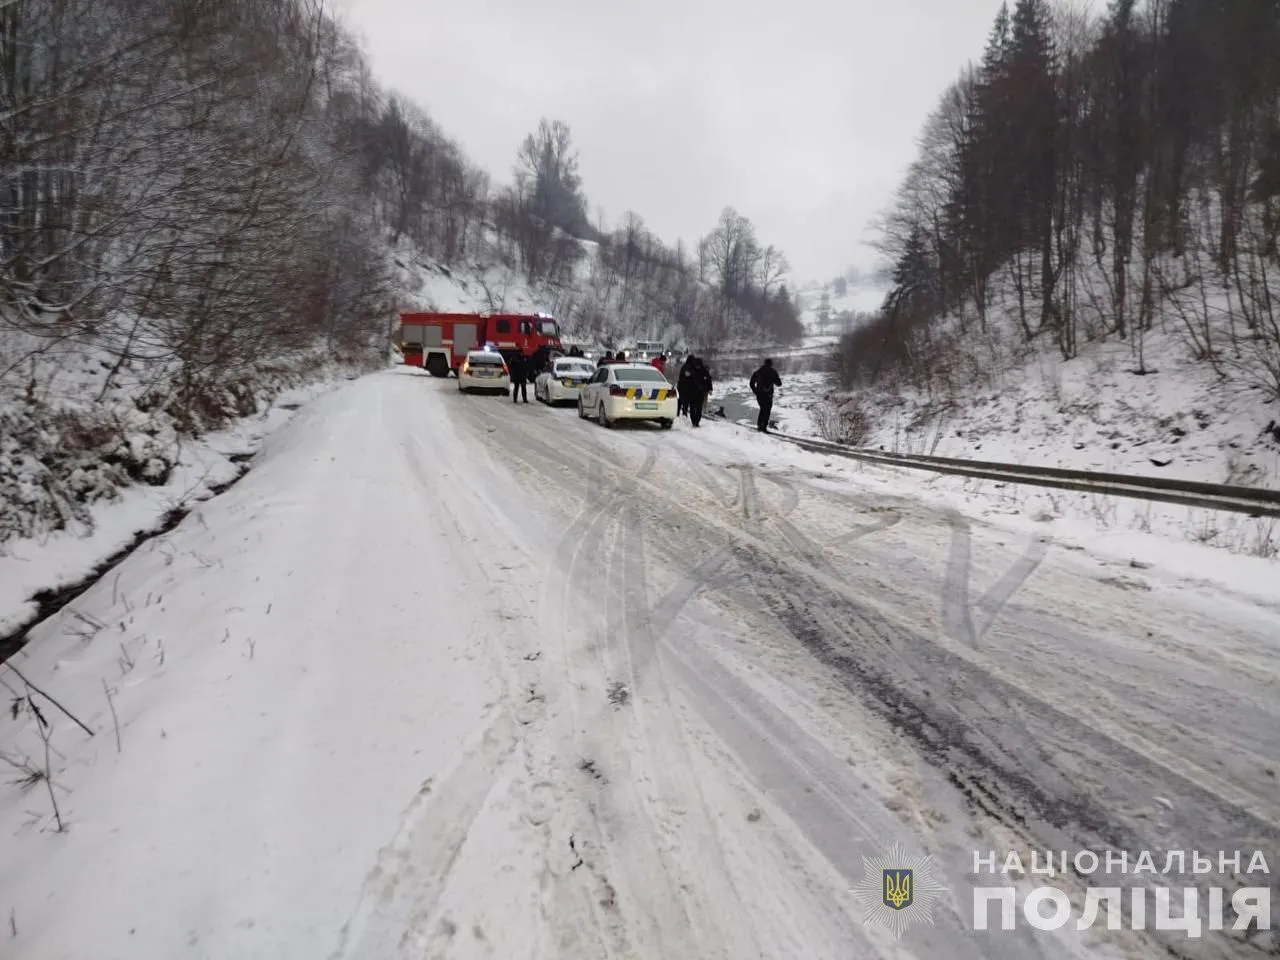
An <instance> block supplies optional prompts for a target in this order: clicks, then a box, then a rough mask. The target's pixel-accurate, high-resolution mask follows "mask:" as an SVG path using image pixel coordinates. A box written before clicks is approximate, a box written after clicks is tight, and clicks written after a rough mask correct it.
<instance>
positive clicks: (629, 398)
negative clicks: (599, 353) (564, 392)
mask: <svg viewBox="0 0 1280 960" xmlns="http://www.w3.org/2000/svg"><path fill="white" fill-rule="evenodd" d="M578 416H579V417H582V418H583V419H584V420H585V419H587V418H588V417H593V418H595V419H596V420H598V421H600V425H601V426H605V427H611V426H613V425H614V424H615V423H617V422H618V421H619V420H656V421H658V422H659V423H660V424H662V429H664V430H670V429H671V425H672V424H674V423H675V422H676V388H675V387H674V386H672V385H671V381H670V380H668V379H667V378H666V377H665V376H663V374H662V371H661V370H659V369H658V368H657V367H654V366H651V365H650V364H647V363H611V364H608V365H606V366H603V367H601V368H600V369H598V370H597V371H596V373H595V376H594V377H592V378H591V380H590V381H588V382H587V385H586V386H585V387H583V388H582V392H581V393H579V394H578Z"/></svg>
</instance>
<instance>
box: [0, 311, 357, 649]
mask: <svg viewBox="0 0 1280 960" xmlns="http://www.w3.org/2000/svg"><path fill="white" fill-rule="evenodd" d="M0 352H2V353H3V355H4V356H6V357H9V358H10V363H11V366H10V367H9V369H8V370H7V371H6V374H5V376H4V377H2V378H0V638H4V637H6V636H9V635H11V634H13V632H14V631H15V630H17V629H19V628H20V627H21V626H22V625H23V624H24V623H26V622H28V621H29V620H30V619H31V618H32V617H33V616H34V615H36V614H37V613H38V612H40V610H42V609H43V607H44V603H42V601H45V602H47V603H48V604H50V605H55V606H56V603H57V602H58V600H59V599H60V598H59V597H58V594H59V593H60V592H61V591H66V590H68V589H70V588H74V586H75V585H76V584H77V583H79V582H80V581H82V580H83V579H84V578H85V577H87V576H88V575H90V574H91V573H92V572H93V571H94V570H95V569H97V568H98V567H99V566H100V565H102V564H103V563H104V562H106V561H107V560H108V559H109V558H111V557H113V556H114V555H116V554H117V553H118V552H119V551H121V550H122V549H124V548H126V547H128V546H129V545H131V544H132V543H135V542H136V541H137V540H138V539H139V538H140V537H142V536H145V535H146V534H148V533H150V532H153V531H155V530H156V529H158V528H160V527H162V526H163V525H164V524H165V523H166V522H169V521H170V520H171V519H173V518H176V517H177V516H178V515H180V514H181V513H182V512H183V511H184V510H185V509H186V508H187V507H188V506H189V505H190V504H191V503H193V502H195V501H198V500H201V499H205V498H207V497H208V496H210V495H211V494H212V493H213V492H214V491H217V490H219V489H221V488H223V487H224V486H225V485H226V484H227V483H229V482H231V481H233V480H235V478H237V477H238V476H239V475H240V474H241V472H242V471H243V466H242V464H243V462H244V461H245V460H246V459H247V458H248V457H249V456H251V455H252V453H253V451H254V449H255V448H256V445H257V443H258V442H259V441H260V440H261V438H262V436H263V434H264V433H265V432H266V431H268V430H270V429H272V428H274V427H275V426H277V425H279V424H280V423H281V422H282V421H283V420H284V419H287V417H288V416H289V415H290V413H291V411H292V410H294V409H296V408H297V406H298V405H299V404H301V403H303V402H305V401H306V400H308V399H309V398H311V397H313V396H315V395H316V394H317V393H318V392H322V391H323V390H326V389H328V388H329V387H330V386H332V384H333V383H334V382H336V381H338V380H340V379H342V377H344V376H349V375H351V373H352V371H353V370H354V369H355V368H354V367H352V366H351V365H346V364H339V363H336V362H334V360H333V359H331V358H329V357H327V356H325V355H323V354H322V353H320V352H315V353H298V354H295V355H293V356H286V357H283V358H280V359H277V360H274V361H263V362H261V363H258V364H255V365H253V366H252V367H250V368H248V369H243V370H241V371H240V372H239V373H238V374H237V375H235V376H233V377H227V378H223V379H222V380H221V381H219V382H218V383H217V384H215V385H213V386H209V387H205V388H202V389H201V390H200V391H199V392H198V393H192V394H191V395H189V396H185V397H182V398H181V402H175V397H176V395H177V394H178V393H179V387H178V385H177V378H176V377H175V376H174V366H173V365H172V364H167V363H161V362H145V361H142V360H137V359H134V360H123V361H122V360H120V359H119V356H118V354H116V353H113V352H108V351H106V350H99V349H95V348H94V346H93V344H92V343H91V342H89V343H86V342H85V341H84V340H79V341H65V342H58V341H51V342H41V341H34V340H31V339H21V338H19V337H16V336H13V335H9V337H8V338H7V339H6V341H5V343H4V350H3V351H0ZM18 357H20V358H22V359H21V362H17V363H15V362H14V358H18ZM37 598H40V599H37Z"/></svg>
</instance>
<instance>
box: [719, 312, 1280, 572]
mask: <svg viewBox="0 0 1280 960" xmlns="http://www.w3.org/2000/svg"><path fill="white" fill-rule="evenodd" d="M1185 354H1186V347H1185V345H1184V344H1183V343H1182V342H1181V340H1180V339H1178V338H1176V337H1167V336H1158V335H1149V336H1148V339H1147V342H1146V344H1145V358H1146V369H1147V370H1148V372H1147V373H1146V374H1144V375H1138V374H1136V373H1134V372H1133V367H1134V362H1133V358H1132V356H1131V351H1130V347H1129V346H1128V345H1127V344H1123V343H1116V342H1107V343H1101V344H1092V345H1090V346H1089V347H1088V349H1087V351H1086V352H1085V353H1084V355H1083V356H1081V357H1080V358H1078V359H1076V360H1072V361H1070V362H1069V363H1063V362H1062V361H1061V359H1060V358H1057V357H1041V358H1039V359H1036V360H1033V361H1031V362H1028V363H1026V364H1024V365H1022V366H1020V367H1018V368H1015V369H1013V370H1011V371H1009V372H1008V373H1006V374H1005V375H1003V376H1002V377H1001V382H1000V384H999V385H998V386H994V387H988V388H983V389H973V390H970V391H967V392H965V393H962V394H959V395H954V396H950V397H947V398H946V399H945V400H939V399H937V398H934V399H930V398H928V397H925V396H921V395H920V394H918V393H914V392H912V391H908V390H903V391H895V392H892V393H887V392H883V391H880V392H877V391H860V392H858V393H857V394H855V395H853V396H852V397H849V396H846V395H844V394H841V393H840V392H839V391H838V390H837V389H836V385H835V383H834V377H833V376H832V375H830V374H823V373H799V374H793V375H791V376H787V377H784V384H783V389H782V390H781V391H779V393H778V395H777V397H776V400H775V406H774V414H773V416H774V419H775V420H776V421H777V424H778V428H779V429H780V430H782V431H783V432H785V433H792V434H795V435H798V436H813V437H822V438H825V439H836V438H837V435H838V434H839V433H840V431H841V430H842V429H843V428H844V427H845V423H844V422H843V420H844V418H846V417H849V416H850V415H851V414H855V413H856V416H857V419H858V423H859V424H860V425H861V427H862V431H861V438H860V440H859V445H861V446H866V447H869V448H871V449H878V450H886V451H891V452H898V453H914V454H930V455H935V456H943V457H957V458H961V459H977V460H991V461H998V462H1005V463H1017V464H1034V465H1039V466H1049V467H1065V468H1071V469H1079V470H1091V471H1100V472H1109V473H1124V474H1133V475H1139V476H1165V477H1178V478H1181V479H1187V480H1198V481H1204V482H1209V483H1225V484H1238V485H1243V486H1257V487H1269V488H1276V487H1280V437H1277V436H1276V435H1275V433H1274V432H1273V430H1274V428H1275V422H1276V421H1277V420H1280V408H1277V405H1276V404H1275V403H1274V402H1273V401H1268V400H1267V398H1266V397H1265V396H1264V395H1263V393H1262V392H1261V391H1260V390H1257V389H1254V388H1250V387H1245V386H1242V385H1241V384H1240V383H1239V382H1238V381H1227V380H1221V379H1219V378H1218V377H1217V376H1216V375H1215V374H1214V372H1213V370H1212V368H1211V367H1209V366H1207V365H1206V364H1202V363H1194V362H1192V361H1190V360H1189V359H1187V358H1186V355H1185ZM716 396H717V397H728V398H731V399H733V400H738V401H742V405H740V406H735V405H734V404H733V403H732V402H731V403H730V404H729V407H730V409H729V410H727V411H726V412H728V413H730V415H731V416H734V415H735V414H736V419H742V420H747V419H751V418H754V416H755V404H754V401H753V400H752V399H751V397H750V393H749V391H748V390H747V386H746V380H745V379H743V378H735V379H732V380H729V381H727V382H724V383H723V384H721V385H719V386H718V387H717V390H716ZM712 406H713V408H714V406H715V404H714V403H713V404H712ZM1269 428H1271V429H1269ZM900 473H901V474H902V482H903V483H906V484H909V485H911V486H912V487H913V488H918V489H921V490H933V491H937V492H939V493H944V494H946V495H947V496H949V497H952V498H960V499H963V500H965V501H968V502H970V503H973V504H975V505H978V506H979V507H980V508H982V509H985V510H987V511H988V512H990V513H993V514H994V513H1000V514H1008V513H1014V514H1019V515H1024V516H1028V517H1034V518H1036V519H1037V520H1038V521H1039V522H1042V523H1044V524H1047V525H1050V526H1051V525H1052V524H1053V522H1055V521H1056V520H1058V519H1066V520H1072V521H1079V520H1086V521H1089V522H1091V523H1092V525H1093V527H1094V528H1095V529H1096V530H1097V531H1098V532H1100V533H1106V534H1109V535H1114V534H1123V533H1124V532H1125V531H1139V532H1156V533H1159V534H1161V535H1163V536H1165V537H1168V538H1172V539H1174V540H1180V541H1182V540H1186V541H1195V542H1199V543H1206V544H1209V545H1211V546H1218V547H1223V548H1225V549H1227V550H1230V551H1231V552H1236V553H1250V554H1254V555H1257V556H1263V557H1267V556H1275V555H1277V554H1280V523H1277V522H1275V521H1272V520H1251V519H1249V518H1247V517H1245V516H1242V515H1233V514H1224V513H1220V512H1215V511H1207V510H1198V509H1194V508H1184V507H1173V506H1166V505H1161V504H1147V503H1145V502H1142V501H1136V500H1128V499H1124V498H1118V497H1109V496H1099V495H1091V494H1078V493H1076V494H1073V493H1064V492H1061V491H1046V490H1038V489H1036V488H1034V487H1030V486H1014V485H1005V484H1001V483H995V482H992V481H982V480H971V479H963V478H956V477H942V476H936V475H931V474H927V473H917V472H914V471H900ZM983 504H985V506H982V505H983Z"/></svg>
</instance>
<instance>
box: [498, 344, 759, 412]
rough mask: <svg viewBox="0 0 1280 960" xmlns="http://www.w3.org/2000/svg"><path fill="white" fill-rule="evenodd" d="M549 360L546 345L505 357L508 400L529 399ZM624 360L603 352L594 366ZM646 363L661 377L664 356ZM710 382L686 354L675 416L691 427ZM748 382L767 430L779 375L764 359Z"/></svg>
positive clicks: (623, 356)
mask: <svg viewBox="0 0 1280 960" xmlns="http://www.w3.org/2000/svg"><path fill="white" fill-rule="evenodd" d="M568 356H571V357H581V356H582V351H581V350H579V349H578V348H577V347H571V348H570V350H569V353H568ZM550 359H551V356H550V351H549V349H548V348H547V347H540V348H539V349H538V352H537V353H535V354H534V355H533V356H531V357H530V356H525V355H524V354H516V355H514V356H511V357H509V358H508V360H507V367H508V369H510V371H511V402H512V403H519V402H520V401H521V400H523V401H524V402H525V403H528V402H529V381H531V380H534V379H536V378H537V376H538V373H539V371H541V370H543V369H544V368H545V367H546V366H547V364H548V363H549V362H550ZM626 362H627V355H626V353H625V352H624V351H622V350H619V351H618V352H617V353H616V354H615V353H611V352H606V353H605V354H604V355H603V356H602V357H601V358H600V359H599V360H598V361H597V362H596V366H597V367H603V366H607V365H609V364H613V363H626ZM650 362H651V363H652V365H653V366H654V367H656V368H657V369H658V370H659V371H660V372H661V373H662V374H663V375H664V376H665V375H666V372H667V358H666V356H665V355H659V356H656V357H654V358H653V360H651V361H650ZM712 385H713V381H712V379H711V371H710V369H708V367H707V365H706V363H705V362H704V361H703V359H702V358H701V357H697V356H694V355H693V354H690V355H689V356H688V357H686V358H685V361H684V363H683V364H682V365H681V367H680V373H679V375H678V376H677V378H676V396H677V408H678V409H677V415H678V416H681V417H685V416H687V417H688V418H689V422H690V423H691V424H692V425H693V426H695V427H697V426H698V425H700V424H701V423H702V414H703V410H704V407H705V406H706V403H707V398H708V397H710V396H711V388H712ZM748 385H749V386H750V388H751V393H752V394H753V395H754V396H755V398H756V403H757V404H759V406H760V414H759V416H758V417H757V418H756V429H757V430H759V431H760V432H761V433H768V432H769V420H770V416H771V414H772V413H773V392H774V390H776V389H777V388H778V387H781V386H782V377H780V376H779V375H778V371H777V369H776V368H775V367H774V365H773V361H772V360H765V361H764V363H762V364H761V365H760V367H759V368H758V369H757V370H756V371H755V373H753V374H751V380H750V381H749V384H748Z"/></svg>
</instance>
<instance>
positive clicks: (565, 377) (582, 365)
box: [533, 357, 596, 404]
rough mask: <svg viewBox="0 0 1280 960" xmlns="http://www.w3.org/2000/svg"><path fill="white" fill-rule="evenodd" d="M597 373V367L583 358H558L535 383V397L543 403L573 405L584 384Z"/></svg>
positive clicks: (539, 375)
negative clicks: (566, 403)
mask: <svg viewBox="0 0 1280 960" xmlns="http://www.w3.org/2000/svg"><path fill="white" fill-rule="evenodd" d="M595 373H596V365H595V364H594V363H592V362H591V361H590V360H587V359H585V358H583V357H556V359H555V360H553V361H552V362H551V368H550V369H549V370H544V371H543V372H542V373H540V374H538V378H537V379H536V380H534V381H533V396H534V399H535V400H541V401H542V402H543V403H550V404H556V403H565V402H569V403H572V402H574V401H576V400H577V399H578V394H579V392H581V390H582V386H583V384H585V383H586V382H587V381H588V380H590V379H591V378H592V377H593V376H595Z"/></svg>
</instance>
